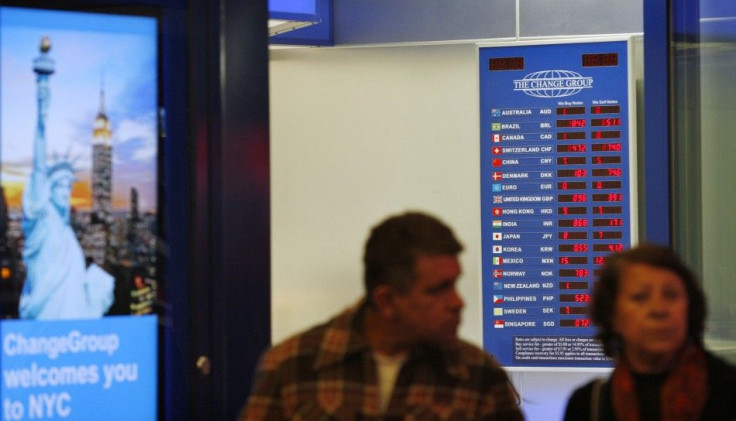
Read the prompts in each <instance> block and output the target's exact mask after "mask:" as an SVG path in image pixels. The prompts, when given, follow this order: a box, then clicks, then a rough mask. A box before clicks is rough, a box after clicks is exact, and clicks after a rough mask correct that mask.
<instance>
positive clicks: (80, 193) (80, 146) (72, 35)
mask: <svg viewBox="0 0 736 421" xmlns="http://www.w3.org/2000/svg"><path fill="white" fill-rule="evenodd" d="M43 37H48V39H49V40H50V42H51V49H50V51H49V52H48V56H49V58H51V59H52V60H53V61H54V68H55V71H54V73H53V74H52V75H51V76H50V79H49V80H50V92H51V95H50V106H49V110H48V118H47V127H46V139H47V157H46V162H47V165H50V164H52V163H53V162H54V160H55V159H70V160H71V161H72V163H73V166H74V169H75V176H76V182H75V183H74V188H73V191H72V206H73V207H74V208H75V209H77V210H80V211H89V210H90V209H91V206H92V189H91V184H90V183H91V181H90V180H91V172H92V141H93V125H94V124H95V119H96V118H97V116H98V115H99V114H100V113H101V112H102V113H104V115H105V116H106V117H107V118H108V120H109V124H110V128H111V131H112V137H111V146H112V211H113V212H115V211H128V210H130V208H131V191H132V189H135V191H136V192H137V203H136V205H137V208H138V209H139V210H140V211H141V212H153V213H155V212H156V211H157V202H156V201H157V154H158V149H157V148H158V139H157V133H158V125H157V97H158V93H157V89H158V83H157V27H156V21H155V19H154V18H148V17H139V16H135V17H134V16H122V15H107V14H90V13H78V12H65V11H51V10H40V9H38V10H37V9H21V8H6V7H2V8H0V101H1V103H2V107H0V171H1V172H0V182H1V183H2V186H3V190H4V195H5V199H6V201H7V205H8V208H9V210H10V211H11V213H16V212H19V211H20V207H21V195H22V192H23V189H24V186H25V184H26V183H27V182H28V177H29V175H30V172H31V157H32V153H33V151H32V146H33V139H34V135H35V131H36V122H37V104H36V95H37V92H36V75H35V74H34V72H33V60H34V59H35V58H36V57H38V56H39V54H40V52H39V46H40V43H41V39H42V38H43Z"/></svg>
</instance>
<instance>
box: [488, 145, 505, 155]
mask: <svg viewBox="0 0 736 421" xmlns="http://www.w3.org/2000/svg"><path fill="white" fill-rule="evenodd" d="M491 151H492V152H493V154H494V155H501V152H502V151H503V149H501V148H499V147H498V146H494V147H493V149H491Z"/></svg>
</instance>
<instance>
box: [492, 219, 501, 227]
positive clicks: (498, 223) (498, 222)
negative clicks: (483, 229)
mask: <svg viewBox="0 0 736 421" xmlns="http://www.w3.org/2000/svg"><path fill="white" fill-rule="evenodd" d="M502 226H503V221H501V220H500V219H494V220H493V228H501V227H502Z"/></svg>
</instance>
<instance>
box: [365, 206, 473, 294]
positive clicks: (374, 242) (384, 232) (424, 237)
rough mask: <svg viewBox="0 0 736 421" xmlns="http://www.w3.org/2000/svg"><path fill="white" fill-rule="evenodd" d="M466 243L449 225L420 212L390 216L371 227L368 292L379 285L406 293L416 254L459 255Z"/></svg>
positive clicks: (366, 277) (366, 267) (413, 270)
mask: <svg viewBox="0 0 736 421" xmlns="http://www.w3.org/2000/svg"><path fill="white" fill-rule="evenodd" d="M462 249H463V246H462V244H460V242H459V241H458V240H457V238H455V235H454V234H453V232H452V230H451V229H450V227H448V226H447V225H445V224H444V223H443V222H442V221H440V220H439V219H437V218H435V217H433V216H430V215H427V214H425V213H421V212H407V213H404V214H401V215H395V216H391V217H389V218H388V219H386V220H384V221H383V222H381V223H379V224H378V225H376V226H375V227H373V229H372V230H371V233H370V236H369V237H368V241H366V244H365V254H364V255H363V263H364V265H365V271H364V276H363V280H364V282H365V289H366V295H367V297H369V298H370V295H371V293H372V292H373V290H374V289H375V287H376V286H378V285H389V286H391V287H392V288H395V289H396V290H398V291H400V292H406V291H408V290H409V288H410V287H411V285H412V283H413V282H414V278H415V275H416V273H415V263H416V258H417V256H420V255H424V256H440V255H453V256H454V255H457V254H458V253H460V251H462Z"/></svg>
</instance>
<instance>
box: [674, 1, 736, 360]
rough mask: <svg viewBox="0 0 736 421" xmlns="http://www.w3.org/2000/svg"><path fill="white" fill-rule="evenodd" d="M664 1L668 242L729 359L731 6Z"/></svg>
mask: <svg viewBox="0 0 736 421" xmlns="http://www.w3.org/2000/svg"><path fill="white" fill-rule="evenodd" d="M672 6H673V7H672V8H671V10H672V15H671V28H672V33H671V34H670V35H671V50H670V53H671V68H670V70H671V72H672V75H671V76H672V79H671V80H672V81H673V82H672V86H671V90H672V92H671V94H672V96H671V97H672V101H673V102H672V113H673V114H672V120H671V121H672V133H673V140H674V143H673V154H674V156H673V161H672V162H673V168H672V175H673V180H672V189H673V191H672V197H673V226H674V229H673V244H674V246H675V248H676V249H677V250H678V251H679V252H680V253H681V254H682V255H683V257H684V258H685V259H686V260H687V261H688V263H689V264H690V265H691V266H692V267H693V268H695V269H696V271H697V272H698V274H699V275H700V276H701V278H702V280H703V287H704V290H705V292H706V296H707V299H708V304H709V317H708V322H707V330H706V345H707V346H708V348H710V349H712V350H713V351H715V352H716V353H718V354H721V355H722V356H725V357H726V358H728V359H730V360H732V361H736V299H735V298H736V283H735V282H733V276H734V273H736V259H735V258H734V256H733V251H734V248H735V247H736V224H734V223H733V221H732V219H733V216H734V211H736V194H734V192H736V166H734V165H733V162H734V161H735V160H736V142H734V139H733V138H734V134H735V133H736V119H735V118H734V116H735V115H736V79H734V75H736V4H734V3H732V2H723V1H720V0H700V1H692V0H674V1H673V2H672Z"/></svg>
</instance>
